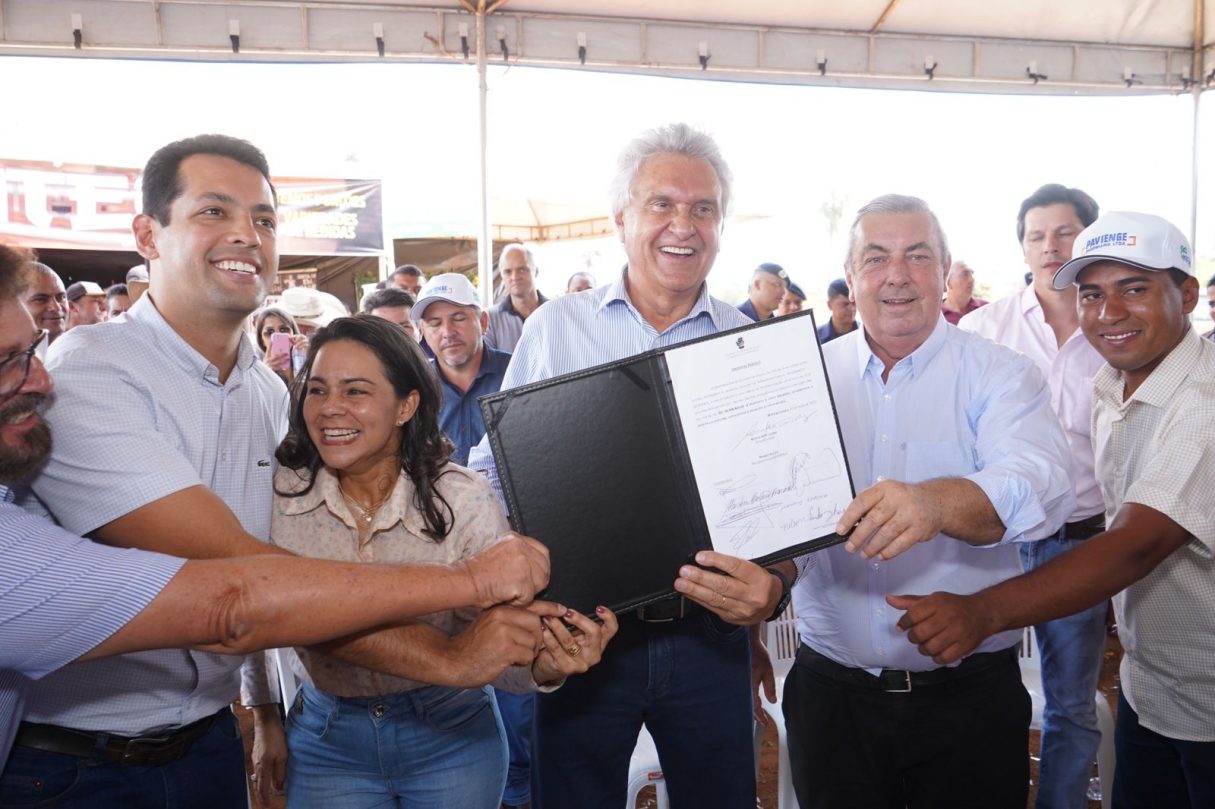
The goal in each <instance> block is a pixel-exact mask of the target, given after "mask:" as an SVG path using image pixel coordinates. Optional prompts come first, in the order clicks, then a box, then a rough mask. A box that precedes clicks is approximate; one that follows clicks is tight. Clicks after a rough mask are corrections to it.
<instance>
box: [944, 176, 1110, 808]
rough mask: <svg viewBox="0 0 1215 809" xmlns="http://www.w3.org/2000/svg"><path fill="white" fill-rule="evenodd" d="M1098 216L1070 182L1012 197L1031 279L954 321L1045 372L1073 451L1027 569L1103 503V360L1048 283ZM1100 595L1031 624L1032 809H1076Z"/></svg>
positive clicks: (1087, 739) (1098, 643)
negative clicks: (1035, 667)
mask: <svg viewBox="0 0 1215 809" xmlns="http://www.w3.org/2000/svg"><path fill="white" fill-rule="evenodd" d="M1096 219H1097V203H1096V202H1095V201H1093V198H1092V197H1090V196H1089V195H1088V194H1086V193H1084V192H1083V191H1081V190H1079V189H1076V188H1066V187H1064V186H1062V185H1058V184H1054V183H1052V184H1049V185H1044V186H1042V187H1041V188H1039V189H1038V190H1037V191H1035V192H1034V193H1033V194H1032V195H1031V196H1030V197H1029V198H1028V199H1026V200H1025V201H1024V202H1022V203H1021V210H1020V212H1019V213H1018V215H1017V239H1018V240H1019V241H1020V242H1021V250H1022V252H1023V253H1024V255H1025V263H1026V264H1027V265H1029V268H1030V270H1031V272H1032V273H1033V283H1031V284H1030V285H1029V286H1027V287H1026V288H1025V289H1024V290H1022V291H1021V292H1018V293H1017V294H1015V295H1012V296H1010V297H1007V298H1004V299H1002V300H998V301H995V302H994V303H991V304H988V305H987V306H984V307H982V308H980V309H976V310H975V311H973V312H971V313H969V314H967V315H966V316H965V317H963V318H962V319H961V320H960V321H959V323H958V327H959V328H962V329H966V330H968V331H973V332H976V333H978V334H981V335H982V336H984V337H988V338H990V339H992V340H995V341H996V342H997V343H1001V344H1003V345H1006V346H1008V347H1009V348H1013V349H1016V350H1017V351H1020V352H1021V353H1022V354H1025V355H1026V356H1027V357H1029V358H1030V359H1031V360H1033V362H1034V363H1035V364H1036V365H1037V366H1038V368H1039V369H1040V370H1041V371H1042V374H1043V375H1044V376H1045V377H1046V379H1047V382H1048V383H1049V385H1050V390H1051V404H1052V405H1053V407H1054V410H1055V413H1056V414H1057V415H1058V416H1059V422H1060V423H1061V424H1062V426H1063V432H1064V434H1065V435H1066V437H1067V443H1068V446H1069V447H1070V449H1071V457H1072V469H1071V473H1072V485H1073V487H1074V489H1075V495H1076V508H1075V511H1073V512H1072V515H1071V517H1070V518H1069V519H1068V522H1067V523H1066V524H1065V525H1064V526H1063V528H1062V529H1060V530H1059V531H1058V532H1057V533H1055V534H1051V535H1049V536H1044V537H1042V538H1040V539H1039V540H1038V541H1036V542H1026V543H1024V544H1023V545H1022V546H1021V564H1022V566H1023V567H1024V568H1025V570H1026V571H1029V570H1033V569H1034V568H1036V567H1039V566H1041V565H1043V564H1045V563H1046V562H1048V561H1050V560H1051V559H1053V558H1055V557H1056V556H1059V555H1060V554H1062V553H1064V552H1065V551H1067V550H1069V549H1070V548H1072V547H1075V545H1076V544H1078V543H1080V542H1083V541H1084V540H1086V539H1088V538H1089V537H1092V536H1095V535H1096V534H1099V533H1101V531H1102V530H1103V529H1104V527H1105V520H1104V515H1105V505H1104V502H1103V500H1102V498H1101V491H1100V489H1099V487H1098V485H1097V479H1096V477H1095V476H1094V473H1093V445H1092V439H1091V438H1090V418H1091V415H1092V410H1093V404H1092V403H1093V392H1092V391H1093V376H1094V375H1095V374H1096V373H1097V371H1098V369H1100V367H1101V366H1102V364H1103V363H1104V360H1102V358H1101V355H1100V354H1098V353H1097V351H1096V349H1094V348H1093V347H1092V345H1091V344H1090V343H1089V342H1088V340H1086V339H1084V335H1083V334H1082V333H1081V332H1080V319H1079V315H1078V314H1077V311H1076V288H1075V286H1073V285H1069V286H1068V287H1067V288H1066V289H1055V288H1054V286H1053V283H1052V281H1053V278H1054V275H1055V272H1056V271H1057V270H1058V269H1059V268H1060V267H1061V266H1063V264H1064V263H1066V262H1067V261H1069V260H1070V259H1071V257H1072V243H1073V242H1074V241H1075V239H1076V236H1077V235H1078V234H1079V233H1080V231H1081V230H1083V229H1084V228H1085V227H1087V226H1088V225H1091V224H1092V223H1093V222H1094V221H1096ZM1105 615H1106V605H1105V604H1104V603H1102V604H1099V605H1097V606H1095V607H1091V608H1089V609H1087V610H1083V611H1081V612H1078V613H1076V614H1075V615H1070V616H1068V617H1066V618H1060V619H1058V620H1055V621H1049V622H1047V623H1044V624H1041V625H1039V626H1036V627H1034V630H1035V632H1036V633H1037V637H1038V649H1039V651H1040V655H1041V660H1042V687H1043V691H1044V693H1045V696H1046V710H1045V715H1044V721H1043V729H1042V749H1041V765H1040V768H1039V778H1038V781H1039V786H1038V802H1037V809H1067V808H1068V807H1075V808H1076V809H1083V808H1084V807H1086V806H1087V805H1088V803H1087V799H1086V797H1085V793H1086V791H1087V789H1088V782H1089V776H1090V775H1091V773H1092V768H1093V760H1094V758H1095V757H1096V754H1097V746H1098V745H1099V744H1100V742H1101V732H1100V731H1099V730H1098V729H1097V715H1096V710H1095V708H1094V704H1093V693H1094V691H1095V690H1096V688H1097V677H1098V675H1099V673H1100V669H1101V657H1102V654H1103V652H1104V649H1105Z"/></svg>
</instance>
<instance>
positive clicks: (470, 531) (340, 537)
mask: <svg viewBox="0 0 1215 809" xmlns="http://www.w3.org/2000/svg"><path fill="white" fill-rule="evenodd" d="M274 483H275V489H276V490H277V491H285V492H290V491H300V490H302V489H303V488H304V487H305V486H306V481H305V480H304V479H301V478H300V476H299V474H298V473H297V472H295V471H294V470H292V469H280V470H279V471H278V474H277V475H276V476H275V479H274ZM435 489H436V490H437V491H438V492H439V493H440V494H442V495H443V498H444V499H445V500H446V501H447V505H448V506H450V508H451V514H452V515H453V522H452V526H451V530H450V531H449V533H448V534H447V536H446V537H445V538H444V539H443V541H442V542H436V541H435V540H433V539H431V538H430V537H428V536H427V535H426V533H425V529H426V523H425V521H424V520H423V518H422V512H421V510H420V509H419V508H418V507H417V506H416V505H415V504H414V502H413V501H414V493H415V489H414V485H413V482H412V481H411V480H410V479H409V476H408V475H405V474H403V473H402V474H401V475H400V476H399V477H398V478H397V484H396V488H395V489H394V490H393V492H392V495H391V496H390V497H389V498H388V501H387V502H385V503H384V505H383V506H382V507H381V508H380V510H379V512H378V513H377V514H376V516H375V520H374V522H373V523H372V526H371V532H370V533H369V534H368V538H367V540H366V541H363V542H360V541H359V532H358V529H357V528H356V527H355V526H356V523H355V520H354V517H353V516H352V515H351V512H350V510H349V508H348V506H347V504H346V500H345V498H343V497H342V493H341V491H340V490H339V489H338V481H337V477H336V476H335V475H333V474H332V473H331V472H329V471H328V470H327V469H325V468H324V467H322V468H321V470H320V471H319V472H318V477H317V482H316V485H315V486H313V487H312V490H311V491H309V492H308V493H307V494H304V495H301V496H299V497H286V496H282V495H276V496H275V498H274V513H273V516H272V522H271V526H270V535H271V542H273V543H274V544H275V545H278V546H279V547H281V548H285V549H287V550H289V551H291V552H292V553H296V554H299V555H300V556H309V557H313V558H317V559H334V560H338V561H343V562H374V563H380V564H439V565H448V564H452V563H455V562H458V561H460V560H461V559H465V558H467V557H469V556H471V555H472V554H474V553H476V552H477V551H480V550H482V549H483V548H486V547H488V546H489V545H492V544H493V543H494V542H495V541H497V538H498V537H499V536H501V535H502V534H503V533H504V532H505V531H507V530H508V528H509V526H508V525H507V522H506V518H505V517H504V516H503V514H502V509H501V507H500V506H499V504H498V501H497V499H496V498H495V497H494V495H493V493H492V492H491V490H490V488H489V485H488V484H487V483H486V482H485V480H484V479H483V478H481V477H480V476H479V475H476V474H474V473H473V472H470V471H468V470H467V469H465V468H463V467H461V466H456V465H455V464H448V465H447V466H446V467H445V468H444V471H443V474H442V476H441V477H440V478H439V480H438V481H437V482H436V484H435ZM477 612H478V611H477V610H476V609H474V608H467V609H459V610H447V611H444V612H436V613H431V614H430V615H424V616H422V617H420V618H418V619H417V620H419V621H421V622H425V623H427V624H430V625H431V626H433V627H435V628H437V629H439V630H440V631H442V632H443V633H444V634H447V635H453V634H456V633H458V632H460V631H461V630H463V629H465V628H466V627H467V626H468V625H469V624H471V623H472V622H473V620H474V619H475V618H476V616H477ZM295 651H296V654H297V655H299V660H300V662H301V663H302V664H303V667H304V669H305V671H302V672H298V673H299V674H300V676H301V677H302V678H303V679H306V680H308V681H310V682H311V683H312V684H313V685H315V686H316V687H317V688H319V689H321V690H322V691H326V692H328V693H330V694H333V695H335V696H340V697H373V696H379V695H382V694H395V693H400V692H403V691H411V690H413V689H415V688H422V687H424V686H427V685H429V683H422V682H418V681H415V680H409V679H406V678H403V677H394V676H392V675H389V674H382V673H380V672H376V671H372V670H370V669H366V668H363V667H361V666H356V665H353V664H350V663H346V662H344V661H341V660H337V659H335V658H333V657H330V656H328V655H326V654H323V653H321V652H318V651H316V650H314V649H305V648H297V649H296V650H295ZM495 685H497V686H499V687H502V688H505V689H506V690H509V691H516V692H522V691H529V690H535V684H534V682H533V680H532V676H531V670H530V668H529V667H512V668H509V669H507V670H506V672H505V673H504V674H503V675H502V677H500V678H499V679H498V681H497V682H495Z"/></svg>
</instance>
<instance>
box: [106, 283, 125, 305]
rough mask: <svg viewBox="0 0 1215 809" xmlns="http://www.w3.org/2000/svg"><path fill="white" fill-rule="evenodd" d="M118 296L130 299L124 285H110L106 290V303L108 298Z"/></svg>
mask: <svg viewBox="0 0 1215 809" xmlns="http://www.w3.org/2000/svg"><path fill="white" fill-rule="evenodd" d="M118 295H126V296H128V297H130V295H131V293H130V292H128V291H127V285H126V284H112V285H111V286H109V287H107V288H106V291H105V299H106V300H107V301H108V300H109V299H110V298H114V297H117V296H118Z"/></svg>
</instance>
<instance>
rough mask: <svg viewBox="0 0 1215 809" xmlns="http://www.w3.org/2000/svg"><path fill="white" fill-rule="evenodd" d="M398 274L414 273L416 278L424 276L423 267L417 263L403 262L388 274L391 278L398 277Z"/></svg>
mask: <svg viewBox="0 0 1215 809" xmlns="http://www.w3.org/2000/svg"><path fill="white" fill-rule="evenodd" d="M398 275H412V276H413V277H414V278H423V277H425V276H423V274H422V268H421V267H419V266H418V265H417V264H402V265H401V266H400V267H397V268H396V269H395V270H393V271H392V272H390V273H389V274H388V278H389V280H392V279H393V278H396V277H397V276H398Z"/></svg>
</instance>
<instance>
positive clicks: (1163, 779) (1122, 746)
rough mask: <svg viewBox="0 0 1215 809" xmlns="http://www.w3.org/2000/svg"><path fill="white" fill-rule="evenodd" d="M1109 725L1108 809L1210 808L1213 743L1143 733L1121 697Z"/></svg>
mask: <svg viewBox="0 0 1215 809" xmlns="http://www.w3.org/2000/svg"><path fill="white" fill-rule="evenodd" d="M1115 721H1116V723H1117V725H1116V730H1115V732H1114V753H1115V755H1116V756H1117V758H1118V767H1117V768H1116V769H1115V770H1114V800H1113V804H1114V809H1157V807H1163V806H1168V807H1171V809H1210V807H1212V806H1215V742H1186V741H1182V740H1180V739H1170V738H1169V737H1168V736H1162V735H1161V734H1159V733H1157V732H1155V731H1154V730H1148V729H1147V728H1145V727H1144V726H1143V725H1141V724H1139V715H1138V714H1136V713H1135V711H1134V710H1133V709H1132V708H1131V704H1130V703H1129V702H1127V701H1126V697H1124V696H1123V695H1122V694H1121V693H1119V694H1118V718H1117V720H1115Z"/></svg>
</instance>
